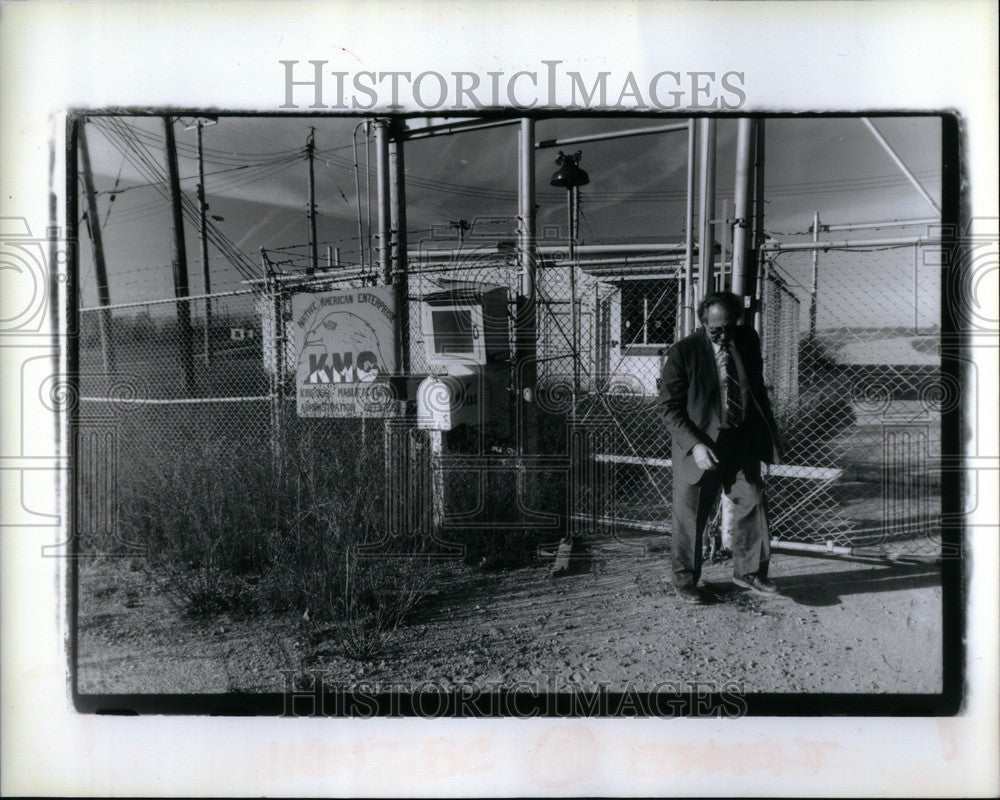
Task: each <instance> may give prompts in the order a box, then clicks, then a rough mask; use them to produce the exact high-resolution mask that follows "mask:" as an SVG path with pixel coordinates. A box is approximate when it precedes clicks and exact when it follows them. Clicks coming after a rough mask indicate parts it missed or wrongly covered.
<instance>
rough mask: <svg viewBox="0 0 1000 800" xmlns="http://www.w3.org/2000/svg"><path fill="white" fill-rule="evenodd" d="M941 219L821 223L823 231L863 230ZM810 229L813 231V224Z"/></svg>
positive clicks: (932, 223) (898, 226)
mask: <svg viewBox="0 0 1000 800" xmlns="http://www.w3.org/2000/svg"><path fill="white" fill-rule="evenodd" d="M940 222H941V220H940V218H938V217H927V218H926V219H890V220H885V221H884V222H845V223H843V224H841V225H820V226H819V229H820V230H821V231H861V230H865V229H868V228H910V227H915V226H917V225H936V224H938V223H940ZM809 231H810V232H812V226H810V228H809Z"/></svg>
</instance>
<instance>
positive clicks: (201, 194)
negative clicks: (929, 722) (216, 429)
mask: <svg viewBox="0 0 1000 800" xmlns="http://www.w3.org/2000/svg"><path fill="white" fill-rule="evenodd" d="M203 125H204V123H203V122H202V121H201V120H200V119H199V120H198V217H199V235H200V238H201V271H202V276H203V277H204V279H205V294H206V295H210V294H211V293H212V278H211V275H210V273H209V269H208V221H207V220H206V219H205V212H206V211H207V210H208V202H207V198H206V197H205V161H204V158H203V155H202V150H201V129H202V126H203ZM211 360H212V298H211V297H205V363H206V364H208V363H209V362H210V361H211Z"/></svg>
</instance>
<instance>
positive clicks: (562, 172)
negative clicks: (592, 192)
mask: <svg viewBox="0 0 1000 800" xmlns="http://www.w3.org/2000/svg"><path fill="white" fill-rule="evenodd" d="M582 156H583V153H581V152H580V151H579V150H577V151H576V152H575V153H573V154H571V155H566V154H565V153H563V151H562V150H560V151H559V157H558V158H557V159H556V163H557V164H558V165H559V169H557V170H556V171H555V172H554V173H553V175H552V180H550V181H549V184H550V185H551V186H562V187H563V188H564V189H572V188H573V187H574V186H586V185H587V184H588V183H590V176H589V175H588V174H587V173H586V171H585V170H582V169H580V166H579V164H580V158H581V157H582Z"/></svg>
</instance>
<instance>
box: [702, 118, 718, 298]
mask: <svg viewBox="0 0 1000 800" xmlns="http://www.w3.org/2000/svg"><path fill="white" fill-rule="evenodd" d="M699 138H700V139H701V142H700V144H701V164H700V165H699V168H700V172H699V194H700V197H699V201H700V202H699V212H698V213H699V219H698V224H699V233H698V295H699V299H702V298H704V297H705V295H707V294H708V293H709V292H711V291H712V288H713V286H712V280H713V277H714V271H715V269H714V268H715V263H714V262H715V237H714V236H713V235H712V217H713V216H714V215H715V142H716V130H715V120H714V119H710V118H706V119H702V120H701V135H700V137H699Z"/></svg>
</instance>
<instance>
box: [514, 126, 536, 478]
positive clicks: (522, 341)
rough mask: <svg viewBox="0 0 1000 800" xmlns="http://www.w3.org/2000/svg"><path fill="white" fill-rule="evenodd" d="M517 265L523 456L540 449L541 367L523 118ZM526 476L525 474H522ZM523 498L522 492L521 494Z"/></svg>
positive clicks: (531, 146)
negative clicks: (538, 400) (538, 387)
mask: <svg viewBox="0 0 1000 800" xmlns="http://www.w3.org/2000/svg"><path fill="white" fill-rule="evenodd" d="M517 172H518V180H517V204H518V208H517V219H518V231H517V233H518V238H517V266H518V270H519V275H520V286H519V292H518V295H519V296H518V298H517V317H516V330H515V347H516V359H515V363H516V364H517V375H516V376H515V379H516V380H515V386H517V388H518V393H517V415H516V418H515V419H516V424H517V425H519V426H520V431H519V433H520V434H521V435H520V437H519V441H518V445H519V450H520V455H522V456H524V455H527V454H532V453H534V452H535V451H536V450H537V449H538V441H537V439H538V437H537V426H536V424H535V423H536V419H535V413H534V408H535V405H534V400H535V391H536V383H537V380H538V366H537V364H536V361H535V359H536V357H537V352H538V343H537V326H538V308H537V306H536V297H535V270H536V268H537V260H536V257H537V253H536V250H535V121H534V120H533V119H530V118H527V117H525V118H523V119H521V123H520V131H519V140H518V160H517ZM519 474H523V473H519ZM522 495H523V493H522Z"/></svg>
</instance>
